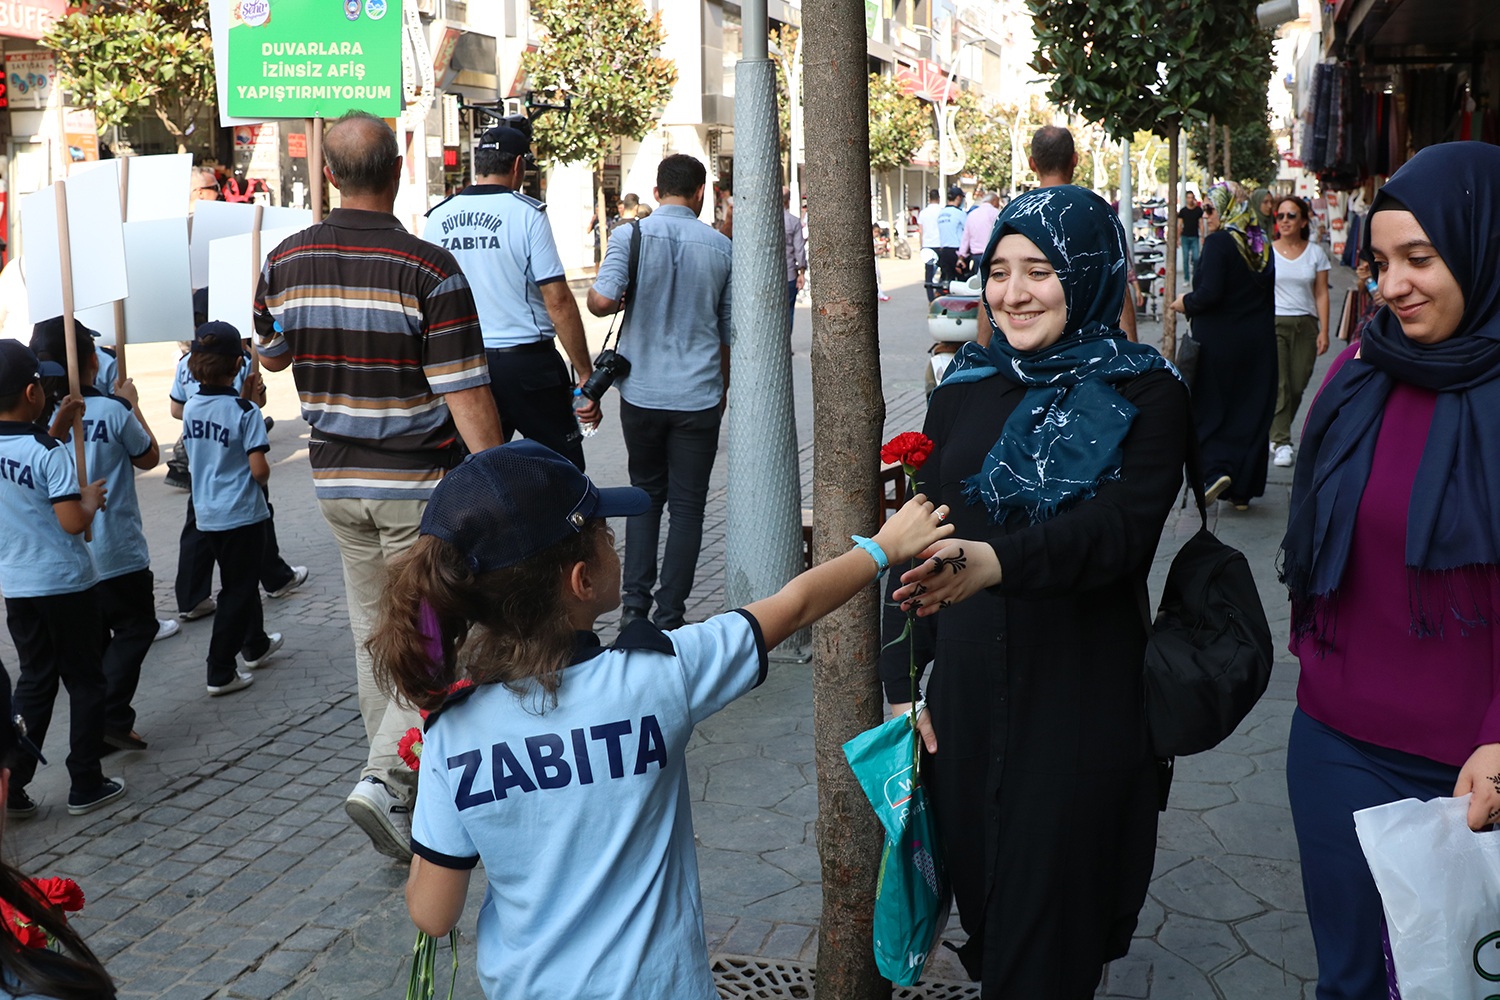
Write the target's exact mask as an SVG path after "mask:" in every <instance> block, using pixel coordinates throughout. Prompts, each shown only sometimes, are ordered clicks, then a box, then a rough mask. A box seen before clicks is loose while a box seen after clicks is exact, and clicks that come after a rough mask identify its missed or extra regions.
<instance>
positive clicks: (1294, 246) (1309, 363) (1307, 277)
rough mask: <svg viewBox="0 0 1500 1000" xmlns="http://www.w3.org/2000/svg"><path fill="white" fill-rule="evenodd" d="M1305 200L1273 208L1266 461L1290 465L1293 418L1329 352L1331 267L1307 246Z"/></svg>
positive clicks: (1316, 248) (1291, 198)
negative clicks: (1272, 356) (1271, 403)
mask: <svg viewBox="0 0 1500 1000" xmlns="http://www.w3.org/2000/svg"><path fill="white" fill-rule="evenodd" d="M1310 214H1311V213H1310V212H1309V211H1308V208H1307V202H1305V201H1303V200H1302V199H1301V198H1298V197H1295V196H1292V195H1288V196H1287V197H1285V198H1283V199H1281V204H1280V205H1278V206H1277V208H1276V242H1275V243H1274V244H1273V246H1272V249H1273V250H1275V251H1276V370H1277V376H1276V414H1275V416H1273V417H1272V418H1271V450H1272V453H1273V457H1272V459H1271V461H1272V462H1273V463H1274V464H1276V465H1278V466H1281V467H1282V468H1286V467H1288V466H1290V465H1291V464H1292V418H1293V417H1295V416H1296V415H1297V408H1298V407H1299V406H1301V405H1302V392H1303V390H1304V389H1306V388H1307V381H1308V379H1310V378H1312V370H1313V365H1314V364H1316V363H1317V359H1318V358H1319V357H1320V356H1321V355H1323V354H1325V353H1326V352H1327V351H1328V271H1329V269H1330V268H1331V267H1332V266H1333V265H1332V264H1331V263H1329V260H1328V255H1327V254H1326V253H1324V252H1323V248H1322V247H1320V246H1318V245H1317V244H1316V243H1310V242H1308V239H1307V236H1308V218H1309V216H1310Z"/></svg>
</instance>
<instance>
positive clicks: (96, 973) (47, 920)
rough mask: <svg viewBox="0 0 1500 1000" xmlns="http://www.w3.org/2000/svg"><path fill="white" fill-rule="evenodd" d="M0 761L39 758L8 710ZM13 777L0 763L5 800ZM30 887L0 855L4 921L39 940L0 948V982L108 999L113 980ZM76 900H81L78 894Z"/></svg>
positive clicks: (8, 852)
mask: <svg viewBox="0 0 1500 1000" xmlns="http://www.w3.org/2000/svg"><path fill="white" fill-rule="evenodd" d="M0 704H3V705H10V704H12V702H11V687H10V675H9V674H7V673H6V672H5V671H4V670H0ZM0 760H4V761H13V762H14V761H21V760H27V761H30V762H31V766H32V767H35V766H36V764H37V763H45V761H44V760H43V758H42V753H41V751H40V750H38V749H37V746H36V743H35V742H33V741H32V740H31V739H30V738H29V737H28V736H27V733H26V730H25V727H24V726H22V725H21V724H20V723H19V722H18V721H16V719H15V717H14V716H13V715H10V714H7V717H6V718H4V719H0ZM14 782H15V776H14V772H13V771H12V770H11V768H10V767H4V768H0V796H5V797H6V799H7V801H9V796H10V792H11V790H12V789H13V788H14V787H15V784H14ZM4 831H5V824H4V823H0V840H3V839H4V837H3V834H4ZM13 843H14V841H13V840H12V842H11V843H0V848H3V849H4V850H3V852H0V858H8V857H13V856H15V855H16V854H18V853H19V852H18V851H17V850H16V849H15V847H14V846H12V844H13ZM28 846H34V845H28ZM36 886H37V880H34V879H32V878H31V877H29V876H27V875H26V874H24V873H23V872H21V871H20V870H19V869H17V868H15V867H13V866H12V865H10V864H9V863H8V862H6V861H4V860H0V906H3V907H5V910H6V923H7V924H8V925H9V926H10V927H16V928H17V929H18V930H19V927H18V925H20V924H22V923H25V924H28V925H30V927H31V929H32V931H33V933H37V932H40V933H38V934H37V936H38V937H39V938H40V940H39V941H36V942H35V943H32V942H26V944H22V943H21V942H19V941H17V942H14V943H11V944H10V945H9V946H8V947H6V948H3V949H0V986H3V987H4V988H5V990H6V992H7V993H8V994H10V995H11V996H13V997H25V998H26V1000H114V998H115V984H114V980H113V979H111V978H110V975H109V973H108V972H107V971H106V970H105V968H104V966H103V965H101V964H100V962H99V959H98V958H97V957H96V956H95V955H94V953H93V951H91V950H90V949H89V946H88V945H87V944H86V943H85V942H84V940H83V937H82V935H80V934H79V933H78V931H77V930H76V929H74V928H73V926H72V925H70V924H69V923H68V921H67V919H66V918H65V917H64V916H63V912H62V908H61V907H58V906H55V905H52V900H50V899H48V898H46V894H45V893H43V894H42V896H43V898H41V899H39V898H37V894H36V893H35V892H34V891H33V890H34V889H35V888H36ZM75 891H76V889H75ZM77 901H78V902H79V903H81V902H82V898H81V897H80V898H79V899H78V900H77ZM73 908H74V909H76V908H77V907H73ZM7 933H11V932H10V931H9V930H7ZM27 945H30V946H29V947H28V946H27ZM44 945H45V947H44Z"/></svg>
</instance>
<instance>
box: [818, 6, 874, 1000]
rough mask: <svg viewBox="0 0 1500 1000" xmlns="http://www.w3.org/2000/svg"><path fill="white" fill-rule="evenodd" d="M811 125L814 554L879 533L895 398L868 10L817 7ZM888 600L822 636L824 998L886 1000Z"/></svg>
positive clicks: (823, 627) (868, 598)
mask: <svg viewBox="0 0 1500 1000" xmlns="http://www.w3.org/2000/svg"><path fill="white" fill-rule="evenodd" d="M802 14H803V21H802V23H803V24H804V25H805V28H804V30H805V31H806V33H807V34H806V43H805V45H804V47H803V53H802V58H803V63H802V71H803V73H804V74H805V86H804V88H803V94H804V109H805V110H804V114H805V117H804V119H803V121H804V127H805V133H804V134H805V136H806V146H805V150H806V166H807V186H808V190H809V191H810V192H812V193H813V195H814V197H815V199H816V201H815V202H814V204H816V206H817V208H816V210H815V211H814V212H813V215H812V218H811V224H810V226H809V236H810V237H811V240H810V245H809V251H810V253H809V257H810V263H811V266H812V277H813V281H812V295H813V303H812V304H813V309H812V315H813V339H812V383H813V525H814V528H813V553H814V558H815V559H817V560H818V561H819V562H822V561H824V560H827V559H830V558H832V557H833V556H835V555H837V554H839V553H840V552H843V551H845V550H846V549H848V547H849V536H850V535H868V534H869V533H870V531H871V530H873V529H874V527H875V523H876V513H877V510H878V507H879V503H880V485H879V481H878V473H879V469H880V439H881V434H882V431H883V429H884V424H885V397H884V394H883V393H882V390H881V381H880V338H879V333H878V330H877V327H876V312H875V261H874V255H873V247H872V245H871V243H870V191H869V176H870V120H869V85H868V79H867V77H866V73H867V66H868V62H867V60H866V56H865V29H864V4H863V2H862V0H805V2H804V4H803V7H802ZM879 655H880V591H879V589H878V586H870V587H867V588H866V589H865V591H864V592H863V593H861V594H859V595H857V596H855V597H854V599H853V600H851V601H849V603H847V604H845V605H844V606H843V607H842V608H840V609H839V610H838V611H835V612H834V613H833V614H831V615H829V616H828V617H826V618H824V619H823V620H822V621H820V622H818V624H817V625H816V626H814V628H813V727H814V729H813V732H814V737H813V740H814V753H815V760H816V764H817V776H818V821H817V841H818V855H819V857H820V858H821V860H822V873H823V913H822V918H821V923H820V926H819V933H818V996H819V998H820V1000H879V998H882V997H888V996H890V984H889V983H887V982H886V981H885V980H884V979H882V978H881V976H880V974H879V972H878V971H877V970H876V968H875V956H874V936H873V915H874V908H875V884H876V877H877V873H878V870H879V865H880V851H881V846H882V844H883V843H884V834H883V831H882V828H881V826H880V823H879V821H878V820H877V819H876V818H875V811H874V810H873V809H871V808H870V803H869V801H868V800H867V799H866V798H865V795H864V792H863V791H861V790H860V787H859V784H858V782H856V781H855V779H854V774H853V772H852V771H850V770H849V765H848V763H847V761H845V759H844V753H843V749H842V748H843V744H844V743H845V742H846V741H848V740H850V739H852V738H853V737H855V736H857V735H859V734H860V733H861V732H864V731H865V730H867V729H871V728H873V727H875V726H878V725H880V723H881V721H882V718H883V715H884V710H883V708H884V703H883V699H882V696H881V689H880V682H879V679H878V677H877V675H876V661H877V659H878V658H879Z"/></svg>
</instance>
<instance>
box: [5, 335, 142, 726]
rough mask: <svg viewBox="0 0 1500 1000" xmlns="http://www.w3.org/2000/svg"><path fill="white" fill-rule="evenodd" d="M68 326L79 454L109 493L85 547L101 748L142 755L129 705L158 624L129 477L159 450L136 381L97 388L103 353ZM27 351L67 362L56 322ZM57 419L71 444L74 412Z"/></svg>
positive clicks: (54, 390)
mask: <svg viewBox="0 0 1500 1000" xmlns="http://www.w3.org/2000/svg"><path fill="white" fill-rule="evenodd" d="M74 326H75V328H76V334H75V337H74V342H75V343H76V345H77V352H78V368H79V376H80V381H81V382H82V383H83V384H84V386H85V388H84V390H83V404H84V405H83V412H82V418H83V442H84V454H85V457H86V459H87V465H88V469H89V474H90V475H93V476H99V477H101V478H102V479H103V480H104V483H105V487H106V489H108V491H109V506H108V507H106V508H105V509H104V510H103V511H101V512H100V513H99V515H98V516H97V517H95V518H94V523H93V533H94V537H93V540H92V541H91V542H90V543H89V551H90V552H91V553H92V554H93V557H94V565H95V566H96V567H97V568H98V570H99V583H98V585H97V587H96V592H97V593H98V595H99V604H100V607H101V609H102V611H103V614H104V628H105V633H104V634H105V640H104V679H105V682H106V684H107V685H108V690H109V693H108V696H107V698H106V702H105V710H104V742H105V743H106V744H107V745H108V746H110V747H113V748H114V749H116V750H144V749H146V741H145V740H143V739H142V738H141V737H140V734H138V733H137V732H135V709H134V708H132V707H131V704H130V703H131V701H132V700H133V699H134V698H135V690H136V687H137V686H139V684H140V681H141V664H142V663H144V662H145V660H146V653H147V651H148V650H150V648H151V643H152V642H154V641H155V640H156V633H157V631H158V629H159V627H160V623H159V622H158V621H157V620H156V591H155V581H154V579H153V577H152V575H151V553H150V551H149V550H148V549H147V547H146V534H145V532H144V531H143V530H142V526H141V508H140V503H139V501H138V500H137V498H136V492H135V473H136V470H137V469H141V470H145V469H153V468H155V467H156V463H157V460H158V459H159V458H160V456H161V449H160V448H159V447H158V446H157V443H156V437H155V435H153V434H152V433H151V428H150V427H149V426H148V425H147V423H146V417H145V415H144V414H143V413H141V412H140V411H139V410H138V409H136V408H135V405H134V404H135V401H136V391H135V385H134V383H132V382H131V381H130V380H128V379H127V380H126V381H124V382H123V383H121V384H120V385H119V386H118V387H116V386H113V385H112V386H111V390H112V391H113V390H115V389H118V391H119V393H120V395H118V396H116V395H113V394H112V392H111V393H105V392H102V391H100V390H99V389H98V387H97V386H98V381H99V379H102V378H103V376H102V375H99V374H98V370H99V368H100V365H101V364H102V361H103V358H104V357H105V356H106V355H104V354H103V352H102V351H98V350H95V344H94V333H93V331H92V330H90V329H89V328H88V327H86V326H84V325H83V324H82V323H75V324H74ZM31 347H32V350H34V351H35V352H36V355H37V357H38V358H40V359H42V360H43V361H49V360H50V361H56V362H59V363H62V362H65V361H66V360H67V356H68V355H67V350H68V347H67V334H66V332H65V330H64V327H63V320H62V317H61V316H56V317H53V318H52V319H49V320H46V321H44V322H41V323H38V324H37V325H36V327H35V329H34V330H33V332H32V336H31ZM96 376H97V377H96ZM44 381H45V382H47V383H49V384H48V385H47V389H48V390H49V394H50V395H52V397H53V398H54V399H62V398H63V397H65V396H66V395H67V391H68V383H67V380H66V379H65V378H55V379H45V380H44ZM50 383H56V384H50ZM91 383H92V384H91ZM64 402H65V404H66V401H64ZM74 406H75V407H76V404H74ZM58 415H59V418H60V419H59V420H58V421H55V422H54V423H55V424H56V430H57V434H58V438H59V440H62V441H64V442H65V443H71V442H72V438H73V420H72V413H71V412H68V413H63V412H61V411H60V412H59V414H58Z"/></svg>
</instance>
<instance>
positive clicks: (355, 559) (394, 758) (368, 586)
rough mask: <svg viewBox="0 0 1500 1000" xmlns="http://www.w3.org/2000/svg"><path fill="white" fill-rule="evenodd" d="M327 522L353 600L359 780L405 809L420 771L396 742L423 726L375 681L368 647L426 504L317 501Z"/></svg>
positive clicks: (351, 617)
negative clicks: (361, 745) (390, 567)
mask: <svg viewBox="0 0 1500 1000" xmlns="http://www.w3.org/2000/svg"><path fill="white" fill-rule="evenodd" d="M318 508H319V509H320V510H321V511H322V512H323V520H325V521H327V522H328V526H329V527H330V528H332V529H333V540H334V541H335V542H337V543H338V546H339V555H340V556H341V557H342V560H343V563H344V595H345V597H346V599H347V600H348V602H349V631H350V632H352V633H353V634H354V669H355V675H356V679H357V682H358V687H359V714H360V716H361V717H362V718H363V719H364V723H365V739H366V740H367V741H369V744H370V753H369V756H368V757H367V758H366V760H365V767H364V770H363V772H361V774H360V777H362V778H365V777H373V778H376V779H378V780H379V781H380V782H381V784H383V785H385V787H386V789H387V790H388V791H390V793H391V794H392V795H394V796H395V797H396V798H397V799H398V800H400V802H401V803H402V804H403V805H408V806H409V805H411V804H412V802H414V801H415V800H416V797H417V772H415V771H413V770H412V769H411V768H409V767H407V766H406V763H405V762H404V761H403V760H402V759H401V756H400V754H398V753H397V752H396V744H397V743H399V742H401V737H403V736H405V735H406V731H407V730H408V729H410V728H412V727H413V726H421V725H422V717H421V716H420V715H418V714H417V710H416V709H414V708H411V707H409V706H405V705H401V704H399V703H397V702H394V701H391V700H390V699H389V698H387V697H386V696H385V695H384V694H382V693H381V691H380V687H379V686H378V685H377V684H376V683H375V660H374V658H373V657H371V656H370V651H369V650H368V649H366V648H365V643H366V642H367V641H368V640H369V638H370V632H371V630H372V629H373V628H374V625H375V614H376V611H377V610H378V608H379V606H380V588H381V582H382V578H383V576H384V573H385V564H386V561H387V560H389V559H392V558H394V557H395V556H398V555H400V554H401V553H402V552H405V551H406V550H407V549H409V548H411V547H412V546H413V545H415V544H416V543H417V533H418V530H419V529H420V527H421V524H422V512H423V511H425V510H426V509H427V501H426V500H361V499H352V498H347V499H338V500H319V501H318Z"/></svg>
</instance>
